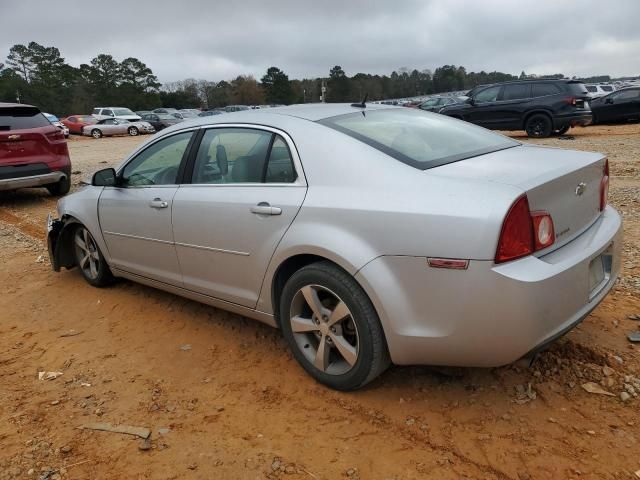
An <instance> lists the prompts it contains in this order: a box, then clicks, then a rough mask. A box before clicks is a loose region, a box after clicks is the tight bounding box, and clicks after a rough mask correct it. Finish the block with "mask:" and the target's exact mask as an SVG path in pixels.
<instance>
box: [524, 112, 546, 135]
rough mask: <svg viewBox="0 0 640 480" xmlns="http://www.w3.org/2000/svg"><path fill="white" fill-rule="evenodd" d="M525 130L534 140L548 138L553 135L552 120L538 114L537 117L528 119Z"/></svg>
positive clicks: (533, 116) (532, 116)
mask: <svg viewBox="0 0 640 480" xmlns="http://www.w3.org/2000/svg"><path fill="white" fill-rule="evenodd" d="M524 129H525V130H526V132H527V135H529V136H530V137H532V138H546V137H548V136H549V135H551V132H552V130H553V125H552V123H551V119H550V118H549V117H548V116H547V115H545V114H543V113H537V114H535V115H531V116H530V117H529V118H528V119H527V123H526V125H525V127H524Z"/></svg>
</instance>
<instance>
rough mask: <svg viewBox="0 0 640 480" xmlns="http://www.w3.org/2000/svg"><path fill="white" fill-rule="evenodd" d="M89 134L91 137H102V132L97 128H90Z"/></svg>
mask: <svg viewBox="0 0 640 480" xmlns="http://www.w3.org/2000/svg"><path fill="white" fill-rule="evenodd" d="M91 136H92V137H93V138H100V137H102V132H101V131H100V130H98V129H97V128H94V129H93V130H91Z"/></svg>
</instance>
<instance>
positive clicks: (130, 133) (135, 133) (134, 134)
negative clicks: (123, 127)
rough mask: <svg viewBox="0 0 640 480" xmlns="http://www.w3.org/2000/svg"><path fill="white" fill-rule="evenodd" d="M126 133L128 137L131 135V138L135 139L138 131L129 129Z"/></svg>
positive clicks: (132, 128)
mask: <svg viewBox="0 0 640 480" xmlns="http://www.w3.org/2000/svg"><path fill="white" fill-rule="evenodd" d="M127 133H129V135H131V136H132V137H135V136H136V135H138V129H137V128H136V127H129V129H128V130H127Z"/></svg>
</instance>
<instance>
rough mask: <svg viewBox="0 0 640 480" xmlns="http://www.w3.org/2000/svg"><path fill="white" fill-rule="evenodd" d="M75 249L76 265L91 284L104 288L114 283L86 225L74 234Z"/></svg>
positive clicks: (78, 228)
mask: <svg viewBox="0 0 640 480" xmlns="http://www.w3.org/2000/svg"><path fill="white" fill-rule="evenodd" d="M73 248H74V253H75V258H76V264H77V265H78V268H79V269H80V272H82V276H83V277H84V279H85V280H86V281H87V282H88V283H89V284H91V285H93V286H94V287H104V286H106V285H109V284H111V283H112V282H113V280H114V277H113V274H112V273H111V270H110V269H109V265H107V262H106V260H105V259H104V257H103V256H102V252H101V251H100V248H99V247H98V244H97V243H96V241H95V239H94V238H93V235H91V232H89V230H87V228H86V227H85V226H84V225H80V226H78V227H77V228H76V230H75V232H74V234H73Z"/></svg>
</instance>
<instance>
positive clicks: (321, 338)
mask: <svg viewBox="0 0 640 480" xmlns="http://www.w3.org/2000/svg"><path fill="white" fill-rule="evenodd" d="M289 319H290V323H291V330H292V332H293V337H294V339H295V342H296V344H297V345H298V347H299V349H300V351H301V352H302V353H303V355H304V356H305V357H306V359H307V360H308V361H309V362H310V363H311V364H312V365H313V366H314V367H315V368H317V369H318V370H320V371H321V372H324V373H327V374H330V375H342V374H344V373H346V372H348V371H349V370H351V369H352V368H353V366H354V365H355V364H356V361H357V360H358V350H359V348H358V346H359V342H358V329H357V327H356V324H355V322H354V321H353V317H352V315H351V311H350V310H349V307H347V305H346V304H345V303H344V301H342V299H341V298H340V297H338V295H336V294H335V293H334V292H332V291H331V290H329V289H328V288H325V287H322V286H320V285H306V286H304V287H302V288H301V289H299V290H298V292H297V293H296V294H295V296H294V297H293V301H292V303H291V311H290V315H289Z"/></svg>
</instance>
